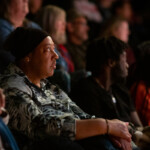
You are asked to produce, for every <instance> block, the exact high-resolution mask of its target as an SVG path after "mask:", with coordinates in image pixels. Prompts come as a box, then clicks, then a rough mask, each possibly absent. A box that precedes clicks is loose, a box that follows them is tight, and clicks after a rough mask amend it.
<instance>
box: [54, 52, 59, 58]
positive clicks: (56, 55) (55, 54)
mask: <svg viewBox="0 0 150 150" xmlns="http://www.w3.org/2000/svg"><path fill="white" fill-rule="evenodd" d="M53 54H54V58H55V59H58V58H59V56H58V54H57V53H56V52H55V51H53Z"/></svg>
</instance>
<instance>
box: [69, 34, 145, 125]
mask: <svg viewBox="0 0 150 150" xmlns="http://www.w3.org/2000/svg"><path fill="white" fill-rule="evenodd" d="M126 48H127V45H126V44H125V43H124V42H122V41H121V40H119V39H117V38H115V37H113V36H112V37H109V38H102V39H97V40H95V41H93V42H92V43H91V44H90V45H89V46H88V49H87V66H86V67H87V70H89V71H91V72H92V76H90V77H88V78H85V79H82V80H81V81H80V82H79V83H78V84H77V85H76V86H74V88H73V89H72V92H71V94H70V96H71V98H72V99H73V100H74V101H75V102H76V103H77V105H79V106H80V107H81V108H82V109H83V110H84V111H86V112H87V113H89V114H91V115H96V116H97V117H103V118H107V119H114V118H117V119H120V120H122V121H127V122H132V123H133V124H134V125H136V126H142V124H141V122H140V120H139V118H138V115H137V112H136V110H135V108H134V105H133V104H132V101H131V99H130V96H129V94H128V92H127V90H125V88H124V87H123V84H119V83H120V81H121V80H122V79H123V78H125V77H126V76H127V74H128V64H127V62H126V52H125V50H126ZM91 49H92V50H91Z"/></svg>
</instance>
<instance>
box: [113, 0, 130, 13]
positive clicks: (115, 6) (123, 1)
mask: <svg viewBox="0 0 150 150" xmlns="http://www.w3.org/2000/svg"><path fill="white" fill-rule="evenodd" d="M126 3H128V4H131V3H130V1H129V0H117V1H116V2H114V3H113V4H112V7H111V11H112V13H113V14H116V11H117V9H118V8H122V7H123V6H124V4H126Z"/></svg>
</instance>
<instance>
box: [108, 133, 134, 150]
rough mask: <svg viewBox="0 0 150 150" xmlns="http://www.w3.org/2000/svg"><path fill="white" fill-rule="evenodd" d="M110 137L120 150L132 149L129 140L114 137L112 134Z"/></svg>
mask: <svg viewBox="0 0 150 150" xmlns="http://www.w3.org/2000/svg"><path fill="white" fill-rule="evenodd" d="M110 139H111V141H112V142H113V144H114V145H115V146H116V147H118V148H120V149H122V150H132V147H131V142H129V141H127V140H125V139H122V138H118V137H114V136H111V138H110Z"/></svg>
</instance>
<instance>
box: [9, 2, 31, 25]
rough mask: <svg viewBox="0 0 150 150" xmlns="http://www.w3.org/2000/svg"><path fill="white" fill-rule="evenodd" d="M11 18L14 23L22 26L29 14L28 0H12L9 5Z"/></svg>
mask: <svg viewBox="0 0 150 150" xmlns="http://www.w3.org/2000/svg"><path fill="white" fill-rule="evenodd" d="M8 10H9V16H10V17H9V18H10V21H11V22H12V23H16V24H18V25H17V26H21V25H22V22H23V20H24V18H25V16H26V15H27V13H28V12H29V9H28V0H11V2H10V5H9V9H8Z"/></svg>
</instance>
